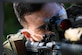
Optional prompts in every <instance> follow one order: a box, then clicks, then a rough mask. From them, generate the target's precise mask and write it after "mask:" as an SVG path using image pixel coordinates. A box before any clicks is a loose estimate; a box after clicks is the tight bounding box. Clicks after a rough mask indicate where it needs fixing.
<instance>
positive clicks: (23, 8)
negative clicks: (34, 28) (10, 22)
mask: <svg viewBox="0 0 82 55" xmlns="http://www.w3.org/2000/svg"><path fill="white" fill-rule="evenodd" d="M13 4H14V10H15V14H16V16H17V17H18V18H19V19H22V20H24V14H28V15H29V14H31V13H33V12H36V11H39V10H41V8H42V6H43V5H44V3H13Z"/></svg>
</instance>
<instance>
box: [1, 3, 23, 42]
mask: <svg viewBox="0 0 82 55" xmlns="http://www.w3.org/2000/svg"><path fill="white" fill-rule="evenodd" d="M3 5H4V18H5V19H4V33H3V39H4V41H5V40H6V36H7V35H8V34H15V33H17V32H18V30H19V29H21V28H22V27H21V25H20V24H19V22H18V20H17V18H16V16H15V14H14V10H13V5H12V3H3Z"/></svg>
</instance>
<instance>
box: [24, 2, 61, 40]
mask: <svg viewBox="0 0 82 55" xmlns="http://www.w3.org/2000/svg"><path fill="white" fill-rule="evenodd" d="M59 9H60V6H59V5H57V4H56V3H46V4H45V5H44V6H43V7H42V9H41V10H40V11H37V12H34V13H32V14H31V15H25V16H24V18H25V20H26V22H27V23H26V24H25V26H24V28H27V26H26V25H27V24H28V30H29V33H31V34H32V35H33V37H34V38H36V39H37V40H36V41H40V40H42V39H43V38H42V35H43V34H46V33H51V32H50V31H49V32H48V31H44V30H43V31H41V30H39V29H38V28H39V27H40V26H42V25H43V24H44V19H48V18H51V17H52V16H55V15H56V14H57V13H58V11H59ZM36 36H37V37H36Z"/></svg>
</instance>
